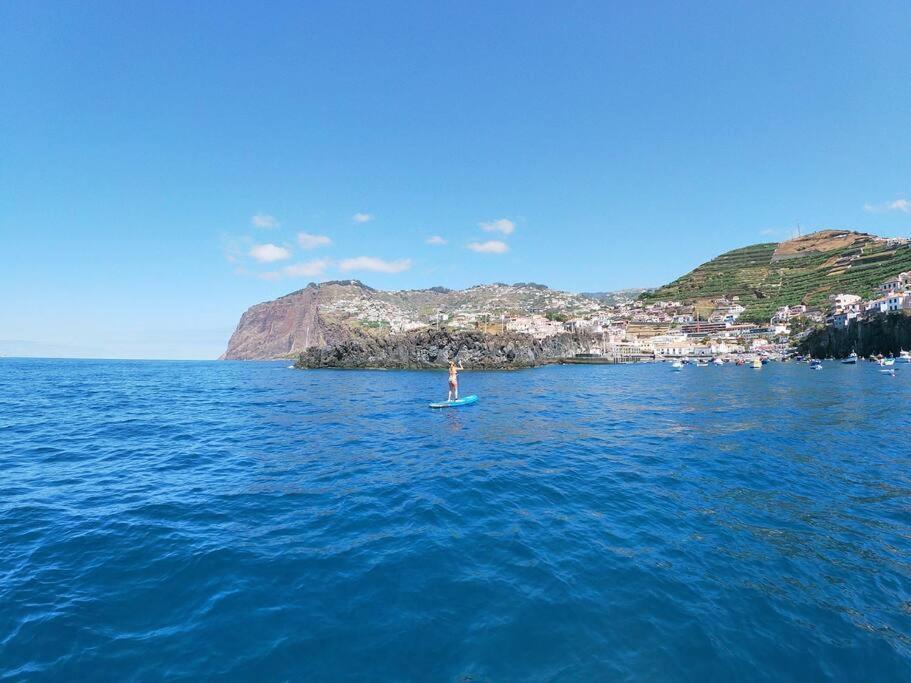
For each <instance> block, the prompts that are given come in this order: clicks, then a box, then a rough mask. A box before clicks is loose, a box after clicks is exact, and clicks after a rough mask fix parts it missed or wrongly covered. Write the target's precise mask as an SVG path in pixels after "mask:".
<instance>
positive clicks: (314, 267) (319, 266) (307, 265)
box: [258, 258, 332, 280]
mask: <svg viewBox="0 0 911 683" xmlns="http://www.w3.org/2000/svg"><path fill="white" fill-rule="evenodd" d="M330 265H332V262H331V261H330V260H329V259H324V258H321V259H314V260H312V261H306V262H303V263H294V264H292V265H290V266H285V267H284V268H282V269H281V270H272V271H269V272H268V273H260V274H259V276H258V277H259V278H260V279H262V280H281V279H283V278H296V277H319V276H320V275H322V274H323V273H325V272H326V269H327V268H328V267H329V266H330Z"/></svg>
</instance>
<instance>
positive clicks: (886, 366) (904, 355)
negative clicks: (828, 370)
mask: <svg viewBox="0 0 911 683" xmlns="http://www.w3.org/2000/svg"><path fill="white" fill-rule="evenodd" d="M769 360H770V359H769V358H768V357H767V356H757V357H755V358H753V359H752V360H750V361H747V360H744V359H742V358H738V359H736V360H732V361H730V362H731V363H733V364H734V365H749V367H751V368H754V369H756V370H759V369H761V368H762V366H763V365H765V364H767V363H768V362H769ZM782 360H787V358H783V359H782ZM794 360H795V361H797V362H800V363H807V364H808V365H809V366H810V369H811V370H822V360H821V359H819V358H810V357H803V356H797V357H796V358H794ZM829 360H835V359H834V358H829ZM859 360H862V358H861V357H860V356H858V355H857V354H856V353H855V352H854V351H852V352H851V353H850V355H848V357H847V358H843V359H842V360H841V362H842V364H843V365H856V364H857V362H858V361H859ZM867 360H868V361H869V362H871V363H877V364H879V366H880V368H881V370H880V371H881V372H885V373H890V374H893V375H894V374H895V364H896V363H911V351H902V352H901V353H900V354H899V356H898V358H895V357H894V356H892V354H889V355H888V356H882V355H871V356H870V357H869V358H867ZM725 364H726V361H725V360H724V359H723V358H721V357H716V358H713V359H712V360H711V361H708V360H706V359H699V360H690V359H688V358H681V359H678V360H675V361H674V362H673V363H671V368H672V369H673V370H675V371H680V370H682V369H683V368H684V367H685V366H687V365H694V366H696V367H697V368H706V367H708V366H709V365H725Z"/></svg>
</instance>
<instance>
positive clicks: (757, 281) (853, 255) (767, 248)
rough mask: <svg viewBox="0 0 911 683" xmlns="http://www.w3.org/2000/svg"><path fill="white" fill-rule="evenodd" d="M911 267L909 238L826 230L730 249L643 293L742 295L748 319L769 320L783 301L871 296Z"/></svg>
mask: <svg viewBox="0 0 911 683" xmlns="http://www.w3.org/2000/svg"><path fill="white" fill-rule="evenodd" d="M909 269H911V246H909V243H908V240H904V239H887V238H882V237H877V236H875V235H870V234H868V233H863V232H854V231H850V230H820V231H818V232H814V233H811V234H809V235H805V236H803V237H798V238H796V239H792V240H787V241H785V242H780V243H776V242H768V243H764V244H754V245H751V246H749V247H742V248H740V249H734V250H732V251H728V252H725V253H724V254H721V255H720V256H718V257H716V258H714V259H712V260H710V261H707V262H706V263H703V264H702V265H700V266H698V267H697V268H695V269H693V270H692V271H690V272H689V273H687V274H686V275H683V276H682V277H680V278H678V279H676V280H674V281H673V282H671V283H669V284H667V285H665V286H663V287H659V288H657V289H655V290H652V291H649V292H645V293H643V294H642V295H641V297H640V298H641V299H642V300H644V301H677V300H679V301H686V302H698V301H699V300H710V299H716V298H721V297H727V298H732V297H734V296H736V297H739V301H740V304H741V305H743V306H744V307H745V308H746V310H745V311H744V313H743V315H742V316H741V317H742V319H743V320H748V321H755V322H763V321H768V320H769V318H770V317H771V316H772V314H773V313H774V312H775V311H776V310H777V309H778V308H780V307H782V306H794V305H798V304H804V305H806V306H809V307H811V308H824V307H825V306H826V304H827V298H828V296H829V294H836V293H849V294H858V295H860V296H862V297H870V296H872V295H873V293H874V291H875V288H876V286H877V285H878V284H879V283H881V282H883V281H884V280H886V279H887V278H888V277H890V276H892V275H895V274H897V273H899V272H902V271H906V270H909Z"/></svg>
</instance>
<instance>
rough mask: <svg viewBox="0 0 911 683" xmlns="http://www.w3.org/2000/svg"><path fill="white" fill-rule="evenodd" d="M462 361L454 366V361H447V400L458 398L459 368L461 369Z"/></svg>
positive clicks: (456, 399)
mask: <svg viewBox="0 0 911 683" xmlns="http://www.w3.org/2000/svg"><path fill="white" fill-rule="evenodd" d="M463 369H464V368H462V361H459V366H458V367H456V364H455V361H454V360H451V361H449V398H447V399H446V400H447V401H453V400H455V401H458V400H459V370H463Z"/></svg>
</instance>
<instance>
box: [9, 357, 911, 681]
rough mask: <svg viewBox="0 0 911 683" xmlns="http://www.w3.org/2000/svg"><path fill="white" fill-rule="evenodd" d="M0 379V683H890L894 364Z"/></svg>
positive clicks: (910, 630)
mask: <svg viewBox="0 0 911 683" xmlns="http://www.w3.org/2000/svg"><path fill="white" fill-rule="evenodd" d="M462 389H463V394H464V393H476V394H478V395H479V396H480V397H481V400H480V402H479V403H478V404H477V405H475V406H471V407H466V408H461V409H455V410H447V411H431V410H429V409H428V408H427V407H426V404H427V402H428V401H430V400H438V399H439V398H440V397H441V396H445V390H446V375H445V373H433V372H344V371H292V370H289V369H287V368H286V364H284V363H215V362H213V363H178V362H170V363H165V362H131V361H55V360H17V359H0V534H2V535H0V678H3V679H10V680H20V679H24V680H38V679H46V680H69V681H75V680H126V679H137V680H160V679H163V678H169V679H200V678H230V679H257V680H285V679H297V680H358V681H366V680H384V681H385V680H395V681H468V680H471V681H487V680H491V681H505V680H605V679H607V680H611V679H646V680H693V681H701V680H707V679H709V680H818V679H824V678H834V679H854V680H909V679H911V564H909V563H911V536H909V533H911V506H909V501H911V498H909V494H911V467H909V466H911V419H909V411H908V407H909V405H911V365H909V366H908V367H907V368H901V369H900V371H899V372H898V373H897V376H896V377H895V378H892V377H888V376H886V375H883V374H880V373H879V372H877V369H876V368H875V367H873V366H871V365H866V364H861V365H858V366H855V367H849V366H841V365H836V364H827V365H826V368H825V370H824V371H823V372H811V371H810V370H809V369H808V368H807V367H806V366H805V365H796V364H778V365H774V364H772V365H769V366H766V367H765V368H763V369H762V370H760V371H757V370H751V369H748V368H737V367H733V366H730V367H721V368H715V367H711V368H686V369H685V370H684V371H683V372H679V373H675V372H672V371H671V370H670V369H669V367H668V366H666V365H659V366H623V367H608V366H594V367H551V368H545V369H539V370H533V371H522V372H512V373H472V372H465V373H464V374H463V376H462Z"/></svg>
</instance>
